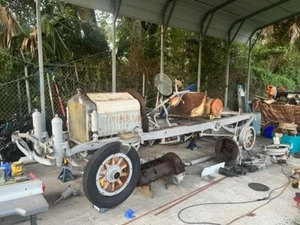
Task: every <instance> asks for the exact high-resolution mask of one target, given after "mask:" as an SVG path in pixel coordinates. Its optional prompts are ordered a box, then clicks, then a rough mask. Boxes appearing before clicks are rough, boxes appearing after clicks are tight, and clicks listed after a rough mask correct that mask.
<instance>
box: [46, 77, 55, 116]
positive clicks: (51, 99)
mask: <svg viewBox="0 0 300 225" xmlns="http://www.w3.org/2000/svg"><path fill="white" fill-rule="evenodd" d="M47 83H48V90H49V97H50V103H51V110H52V116H53V117H54V116H55V110H54V103H53V96H52V88H51V85H50V78H49V73H47Z"/></svg>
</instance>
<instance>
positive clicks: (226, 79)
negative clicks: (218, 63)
mask: <svg viewBox="0 0 300 225" xmlns="http://www.w3.org/2000/svg"><path fill="white" fill-rule="evenodd" d="M231 43H232V42H231V41H230V38H228V47H227V61H226V78H225V97H224V107H225V108H227V103H228V85H229V69H230V68H229V67H230V47H231Z"/></svg>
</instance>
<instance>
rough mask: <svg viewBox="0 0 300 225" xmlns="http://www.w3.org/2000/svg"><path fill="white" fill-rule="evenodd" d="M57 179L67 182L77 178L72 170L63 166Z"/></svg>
mask: <svg viewBox="0 0 300 225" xmlns="http://www.w3.org/2000/svg"><path fill="white" fill-rule="evenodd" d="M57 179H60V181H61V182H63V183H65V182H67V181H68V180H75V178H74V176H73V174H72V172H71V170H69V169H67V168H63V169H62V171H61V172H60V174H59V175H58V177H57Z"/></svg>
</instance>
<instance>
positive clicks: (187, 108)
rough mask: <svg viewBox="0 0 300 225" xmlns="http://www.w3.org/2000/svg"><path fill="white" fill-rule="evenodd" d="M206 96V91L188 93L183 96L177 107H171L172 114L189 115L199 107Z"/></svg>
mask: <svg viewBox="0 0 300 225" xmlns="http://www.w3.org/2000/svg"><path fill="white" fill-rule="evenodd" d="M205 98H206V93H205V92H199V93H198V92H197V93H186V94H184V95H183V96H182V98H181V99H182V101H181V102H180V103H179V104H178V105H176V106H175V107H172V106H171V107H170V114H174V115H181V114H187V115H189V114H190V113H191V112H192V110H193V109H194V108H197V107H198V106H199V105H200V104H201V103H202V102H203V100H204V99H205Z"/></svg>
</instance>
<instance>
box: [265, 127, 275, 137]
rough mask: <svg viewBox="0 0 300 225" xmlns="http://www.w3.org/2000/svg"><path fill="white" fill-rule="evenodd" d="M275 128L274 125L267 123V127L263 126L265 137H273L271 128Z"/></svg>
mask: <svg viewBox="0 0 300 225" xmlns="http://www.w3.org/2000/svg"><path fill="white" fill-rule="evenodd" d="M274 129H275V126H274V125H269V126H267V127H265V129H264V136H265V137H266V138H273V134H272V133H273V130H274Z"/></svg>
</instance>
